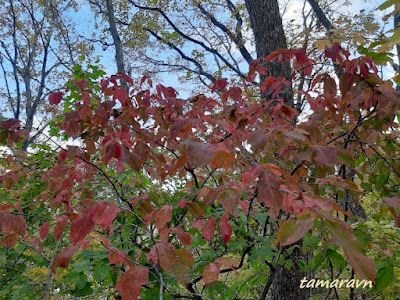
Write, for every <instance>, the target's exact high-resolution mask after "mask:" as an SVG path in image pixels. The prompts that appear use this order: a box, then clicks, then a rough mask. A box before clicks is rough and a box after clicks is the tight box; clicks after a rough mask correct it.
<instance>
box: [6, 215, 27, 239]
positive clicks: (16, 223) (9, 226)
mask: <svg viewBox="0 0 400 300" xmlns="http://www.w3.org/2000/svg"><path fill="white" fill-rule="evenodd" d="M0 228H3V229H4V230H5V231H6V232H7V233H14V232H15V233H16V234H18V235H20V236H24V235H25V233H26V222H25V220H24V219H23V217H22V216H21V217H19V216H17V215H14V214H12V213H9V212H0Z"/></svg>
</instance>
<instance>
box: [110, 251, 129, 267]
mask: <svg viewBox="0 0 400 300" xmlns="http://www.w3.org/2000/svg"><path fill="white" fill-rule="evenodd" d="M108 261H109V262H110V264H112V265H119V264H123V263H124V262H125V252H124V251H123V250H121V251H116V250H113V251H110V254H109V255H108Z"/></svg>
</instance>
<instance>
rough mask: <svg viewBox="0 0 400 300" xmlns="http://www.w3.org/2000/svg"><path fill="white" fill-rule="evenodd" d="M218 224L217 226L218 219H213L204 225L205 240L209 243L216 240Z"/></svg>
mask: <svg viewBox="0 0 400 300" xmlns="http://www.w3.org/2000/svg"><path fill="white" fill-rule="evenodd" d="M216 224H217V218H216V217H211V218H210V220H208V221H207V223H206V224H205V225H204V230H203V238H204V239H205V240H206V241H207V242H211V240H212V239H213V238H214V232H215V225H216Z"/></svg>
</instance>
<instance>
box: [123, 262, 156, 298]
mask: <svg viewBox="0 0 400 300" xmlns="http://www.w3.org/2000/svg"><path fill="white" fill-rule="evenodd" d="M148 280H149V269H147V268H142V267H139V266H135V267H130V268H129V270H128V271H126V272H125V273H124V274H122V276H121V277H119V279H118V282H117V286H116V289H117V291H118V292H120V293H121V295H122V300H137V299H138V298H139V295H140V290H141V288H142V285H145V284H146V283H147V282H148Z"/></svg>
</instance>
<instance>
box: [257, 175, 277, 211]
mask: <svg viewBox="0 0 400 300" xmlns="http://www.w3.org/2000/svg"><path fill="white" fill-rule="evenodd" d="M279 187H280V181H279V179H278V178H277V177H276V176H275V175H273V174H271V173H269V172H267V171H264V172H262V173H261V176H260V178H259V181H258V184H257V191H258V201H260V202H263V203H264V204H265V206H266V207H270V208H272V209H273V210H274V211H279V210H280V209H281V207H282V204H283V194H282V192H281V191H279Z"/></svg>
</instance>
